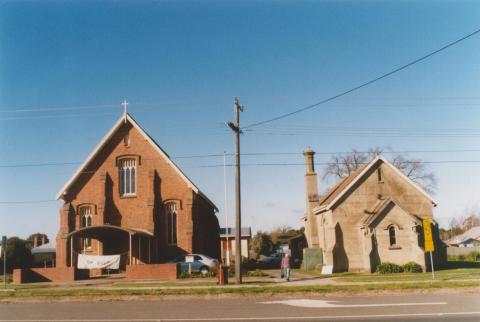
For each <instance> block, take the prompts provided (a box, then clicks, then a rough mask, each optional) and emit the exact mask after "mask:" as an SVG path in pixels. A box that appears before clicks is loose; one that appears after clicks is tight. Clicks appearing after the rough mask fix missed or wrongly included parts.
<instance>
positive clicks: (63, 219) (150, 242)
mask: <svg viewBox="0 0 480 322" xmlns="http://www.w3.org/2000/svg"><path fill="white" fill-rule="evenodd" d="M57 199H62V200H63V201H64V204H63V205H62V207H61V210H60V230H59V232H58V235H57V242H56V251H57V268H61V267H76V265H77V263H76V261H77V255H78V254H87V255H121V257H120V270H125V269H126V267H127V266H131V265H143V264H154V263H164V262H168V261H169V260H171V259H173V258H175V257H176V256H178V255H180V254H185V253H201V254H205V255H209V256H211V257H214V258H219V256H220V243H219V224H218V219H217V217H216V215H215V212H216V211H218V210H217V208H216V206H215V205H214V204H213V203H212V201H210V200H209V199H208V198H207V197H206V196H205V195H204V194H203V193H202V192H201V191H200V190H199V189H198V188H197V186H196V185H195V184H194V183H193V182H192V181H190V179H188V178H187V176H186V175H185V174H184V173H183V172H182V171H181V170H180V169H179V168H178V167H177V166H176V165H175V163H174V162H173V161H172V160H171V159H170V157H169V156H168V154H167V153H166V152H165V151H164V150H163V149H162V148H161V147H160V146H159V145H158V144H157V143H156V142H155V141H154V140H153V139H152V138H151V137H150V136H149V135H148V134H147V133H146V132H145V131H144V130H143V129H142V128H141V127H140V126H139V125H138V124H137V122H135V120H134V119H133V118H132V117H131V116H130V115H129V114H127V113H126V114H124V116H122V117H121V118H120V119H119V120H118V121H117V122H116V124H115V125H114V126H113V128H112V129H111V130H110V132H108V134H107V135H106V136H105V137H104V138H103V140H102V141H101V142H100V143H99V144H98V145H97V147H96V148H95V149H94V150H93V151H92V153H91V154H90V155H89V156H88V157H87V159H86V160H85V162H84V163H83V164H82V165H81V166H80V168H79V169H78V170H77V172H75V173H74V175H73V176H72V178H71V179H70V180H69V181H68V182H67V183H66V184H65V186H64V187H63V188H62V189H61V190H60V192H59V193H58V195H57Z"/></svg>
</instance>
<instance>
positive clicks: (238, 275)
mask: <svg viewBox="0 0 480 322" xmlns="http://www.w3.org/2000/svg"><path fill="white" fill-rule="evenodd" d="M233 105H234V112H235V123H232V122H228V123H227V125H228V127H230V128H231V129H232V130H233V132H234V137H235V204H236V205H235V206H236V207H235V208H236V209H235V279H236V281H237V284H242V271H241V269H242V245H241V239H240V238H241V230H242V219H241V218H242V207H241V198H240V133H242V130H241V129H240V112H243V106H240V104H238V98H237V97H235V98H234V104H233Z"/></svg>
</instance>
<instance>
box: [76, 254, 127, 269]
mask: <svg viewBox="0 0 480 322" xmlns="http://www.w3.org/2000/svg"><path fill="white" fill-rule="evenodd" d="M77 266H78V268H82V269H85V268H86V269H91V268H106V269H118V268H119V267H120V255H109V256H95V255H83V254H79V255H78V265H77Z"/></svg>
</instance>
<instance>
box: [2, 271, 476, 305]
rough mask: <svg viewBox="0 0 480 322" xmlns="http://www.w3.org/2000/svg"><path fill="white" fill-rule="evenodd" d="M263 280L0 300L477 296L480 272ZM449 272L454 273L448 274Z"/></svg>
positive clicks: (14, 290) (269, 275) (32, 287)
mask: <svg viewBox="0 0 480 322" xmlns="http://www.w3.org/2000/svg"><path fill="white" fill-rule="evenodd" d="M263 272H264V274H262V275H264V276H258V277H257V276H246V277H244V278H243V283H242V284H235V279H234V278H231V277H230V284H228V285H217V283H216V282H217V280H216V278H192V279H179V280H175V281H166V280H127V279H125V278H124V277H122V276H121V275H120V276H119V275H117V276H109V277H105V278H98V279H90V280H83V281H75V282H70V283H52V282H45V283H34V284H21V285H14V284H9V285H8V286H7V288H6V289H4V288H1V287H0V301H2V302H10V301H12V302H13V301H23V300H25V299H26V298H30V300H40V301H45V300H47V301H49V300H58V299H60V300H72V299H73V300H78V299H82V300H83V299H88V298H90V299H92V298H95V299H98V298H102V299H125V298H132V297H144V296H156V297H158V296H181V295H191V296H199V295H223V294H239V295H242V296H245V295H262V294H264V295H266V296H271V295H274V294H311V295H323V294H340V293H341V294H359V293H372V294H375V293H379V292H390V293H392V292H393V293H396V292H398V291H403V292H425V291H432V290H439V289H441V290H442V292H456V293H458V292H478V291H479V290H480V271H475V272H471V271H466V272H461V273H458V272H455V275H453V274H450V273H447V274H443V275H440V276H439V277H438V278H437V279H435V280H432V279H431V277H430V276H431V275H429V274H430V273H417V274H410V275H409V274H403V275H376V274H364V275H358V274H352V275H338V274H336V275H327V276H325V275H319V274H312V273H305V272H302V271H299V270H295V271H293V272H292V274H291V279H290V281H289V282H287V281H285V280H284V279H282V278H281V277H280V270H278V269H277V270H265V271H263ZM449 274H450V275H449Z"/></svg>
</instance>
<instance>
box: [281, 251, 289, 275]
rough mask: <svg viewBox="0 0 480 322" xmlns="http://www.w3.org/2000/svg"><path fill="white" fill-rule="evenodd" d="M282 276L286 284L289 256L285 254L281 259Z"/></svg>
mask: <svg viewBox="0 0 480 322" xmlns="http://www.w3.org/2000/svg"><path fill="white" fill-rule="evenodd" d="M281 269H282V275H283V277H285V280H286V281H287V282H288V281H290V256H289V255H288V254H285V256H284V257H283V258H282V267H281Z"/></svg>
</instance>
